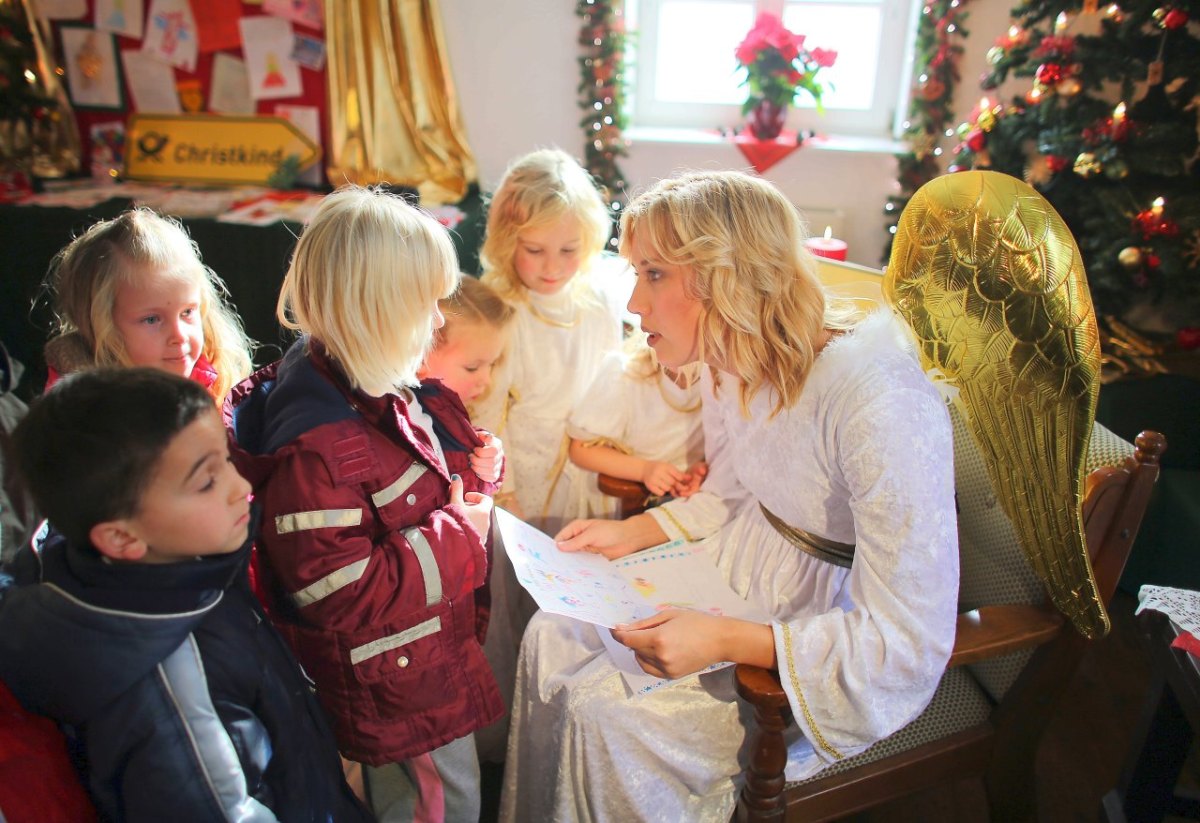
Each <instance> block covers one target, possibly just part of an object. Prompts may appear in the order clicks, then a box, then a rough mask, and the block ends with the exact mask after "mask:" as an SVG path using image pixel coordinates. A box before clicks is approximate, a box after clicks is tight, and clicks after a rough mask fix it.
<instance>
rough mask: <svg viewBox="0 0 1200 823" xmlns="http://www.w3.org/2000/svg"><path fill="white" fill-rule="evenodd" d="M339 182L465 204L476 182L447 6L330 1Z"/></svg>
mask: <svg viewBox="0 0 1200 823" xmlns="http://www.w3.org/2000/svg"><path fill="white" fill-rule="evenodd" d="M325 35H326V48H327V49H328V82H329V131H330V136H329V150H328V154H327V156H326V171H327V172H328V174H329V182H330V183H332V184H333V185H335V186H336V185H338V184H341V183H346V182H350V183H361V184H369V183H381V182H387V183H392V184H396V185H407V186H413V187H415V188H417V189H418V190H419V191H420V193H421V200H422V202H425V203H446V202H454V201H457V200H461V199H462V197H463V195H465V194H466V190H467V184H468V183H469V182H471V181H472V180H474V179H475V158H474V156H472V154H471V149H470V148H469V147H468V146H467V140H466V135H465V134H464V132H463V125H462V117H461V115H460V114H459V110H458V97H457V94H456V93H455V89H454V81H453V79H452V78H451V76H450V67H449V65H448V57H447V55H446V43H445V38H444V37H443V35H442V24H441V15H440V14H439V10H438V3H437V0H325Z"/></svg>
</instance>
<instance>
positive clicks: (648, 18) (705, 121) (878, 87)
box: [626, 0, 921, 138]
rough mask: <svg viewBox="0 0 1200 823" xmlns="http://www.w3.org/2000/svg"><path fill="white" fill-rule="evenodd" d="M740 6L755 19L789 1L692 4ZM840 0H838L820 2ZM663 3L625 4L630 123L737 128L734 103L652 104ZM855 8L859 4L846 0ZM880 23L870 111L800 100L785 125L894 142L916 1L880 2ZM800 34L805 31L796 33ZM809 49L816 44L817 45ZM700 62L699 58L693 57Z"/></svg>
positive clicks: (637, 0)
mask: <svg viewBox="0 0 1200 823" xmlns="http://www.w3.org/2000/svg"><path fill="white" fill-rule="evenodd" d="M710 1H711V2H744V3H745V4H746V5H747V6H750V7H752V8H753V9H754V14H755V15H757V14H759V13H761V12H764V11H770V12H773V13H775V14H777V15H779V16H780V17H782V16H783V10H784V6H785V4H786V2H787V0H694V2H710ZM820 1H821V2H829V3H832V2H838V0H820ZM661 2H662V0H626V14H627V16H628V18H629V25H630V28H631V30H633V31H635V35H634V37H633V38H631V41H630V45H629V54H628V57H627V61H626V63H627V65H628V66H629V67H630V68H629V70H628V71H627V74H626V80H627V85H628V95H627V108H626V111H627V112H628V115H629V118H630V125H631V126H632V127H633V128H635V129H647V128H649V129H654V128H674V129H714V128H718V127H725V128H739V127H741V125H742V124H743V123H744V121H745V118H744V117H743V116H742V113H741V106H740V104H738V105H717V104H704V103H677V102H667V101H660V100H656V99H655V97H654V83H655V59H654V57H655V55H654V51H655V48H656V44H657V37H658V17H659V8H660V3H661ZM845 2H846V4H847V5H858V4H859V3H860V2H861V0H857V2H856V0H845ZM881 5H882V6H883V20H882V22H881V27H880V47H881V48H880V58H879V63H878V65H877V67H876V75H875V91H874V96H873V100H872V105H871V107H870V108H868V109H865V110H848V109H842V110H837V109H831V108H828V107H826V109H825V112H824V114H818V113H817V112H816V110H815V108H813V107H811V105H809V104H807V103H805V102H804V101H802V102H801V104H800V105H798V106H794V107H792V109H791V111H790V112H789V114H788V121H787V127H788V128H791V129H796V130H798V131H799V130H805V129H811V130H813V131H817V132H819V133H822V134H838V135H852V136H857V137H881V138H894V137H897V136H898V135H899V133H900V121H901V120H902V119H903V117H902V116H901V115H902V113H903V112H905V111H906V110H907V108H908V102H909V93H910V87H911V74H912V60H913V49H914V41H915V36H916V19H917V17H916V16H917V14H918V13H919V12H920V6H921V2H920V0H882V3H881ZM798 33H803V32H798ZM811 45H814V46H820V45H822V44H820V43H813V44H811ZM696 59H697V60H703V59H704V56H703V55H697V56H696Z"/></svg>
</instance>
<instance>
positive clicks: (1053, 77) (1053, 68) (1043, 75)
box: [1034, 63, 1063, 86]
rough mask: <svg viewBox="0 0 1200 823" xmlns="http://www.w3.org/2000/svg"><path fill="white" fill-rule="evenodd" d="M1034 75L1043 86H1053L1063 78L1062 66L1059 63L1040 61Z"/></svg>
mask: <svg viewBox="0 0 1200 823" xmlns="http://www.w3.org/2000/svg"><path fill="white" fill-rule="evenodd" d="M1034 76H1035V77H1036V78H1037V81H1038V82H1039V83H1041V84H1042V85H1043V86H1054V85H1057V84H1058V81H1060V80H1062V79H1063V67H1062V65H1061V64H1059V63H1042V65H1040V66H1038V67H1037V74H1035V75H1034Z"/></svg>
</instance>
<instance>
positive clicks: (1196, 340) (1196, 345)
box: [1175, 326, 1200, 351]
mask: <svg viewBox="0 0 1200 823" xmlns="http://www.w3.org/2000/svg"><path fill="white" fill-rule="evenodd" d="M1175 345H1176V346H1178V347H1179V348H1181V349H1183V350H1184V351H1191V350H1192V349H1200V327H1196V326H1188V327H1186V328H1182V329H1180V330H1179V331H1177V332H1175Z"/></svg>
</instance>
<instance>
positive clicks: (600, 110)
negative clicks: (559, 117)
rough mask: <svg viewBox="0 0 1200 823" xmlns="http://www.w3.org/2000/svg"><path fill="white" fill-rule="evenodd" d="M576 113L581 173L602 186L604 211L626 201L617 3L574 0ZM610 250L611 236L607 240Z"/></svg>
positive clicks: (621, 24) (622, 38)
mask: <svg viewBox="0 0 1200 823" xmlns="http://www.w3.org/2000/svg"><path fill="white" fill-rule="evenodd" d="M575 14H576V15H578V16H579V17H580V18H581V20H582V25H581V26H580V29H579V49H580V55H579V73H580V77H579V88H578V93H579V108H580V110H581V111H582V112H583V117H582V118H581V119H580V121H579V125H580V127H581V128H582V129H583V144H584V168H586V169H587V170H588V172H590V173H591V175H592V178H593V179H594V180H595V181H596V183H597V184H599V185H600V186H601V187H602V193H603V194H604V197H605V199H606V201H607V202H608V204H609V206H610V208H612V210H613V211H614V212H619V211H620V209H621V208H622V207H623V206H624V204H625V203H626V202H627V200H626V198H627V194H628V193H627V190H626V181H625V175H624V174H622V173H621V168H620V166H619V165H618V163H617V158H619V157H624V156H626V155H627V154H628V150H627V149H628V144H627V143H626V141H625V137H624V135H623V131H624V129H625V126H626V120H625V114H624V106H623V103H624V97H625V81H624V76H625V45H626V40H627V34H626V32H625V21H624V17H623V12H622V2H621V0H579V2H578V3H577V4H576V6H575ZM610 244H611V245H613V246H615V245H616V237H615V236H614V237H613V239H612V240H611V241H610Z"/></svg>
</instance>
